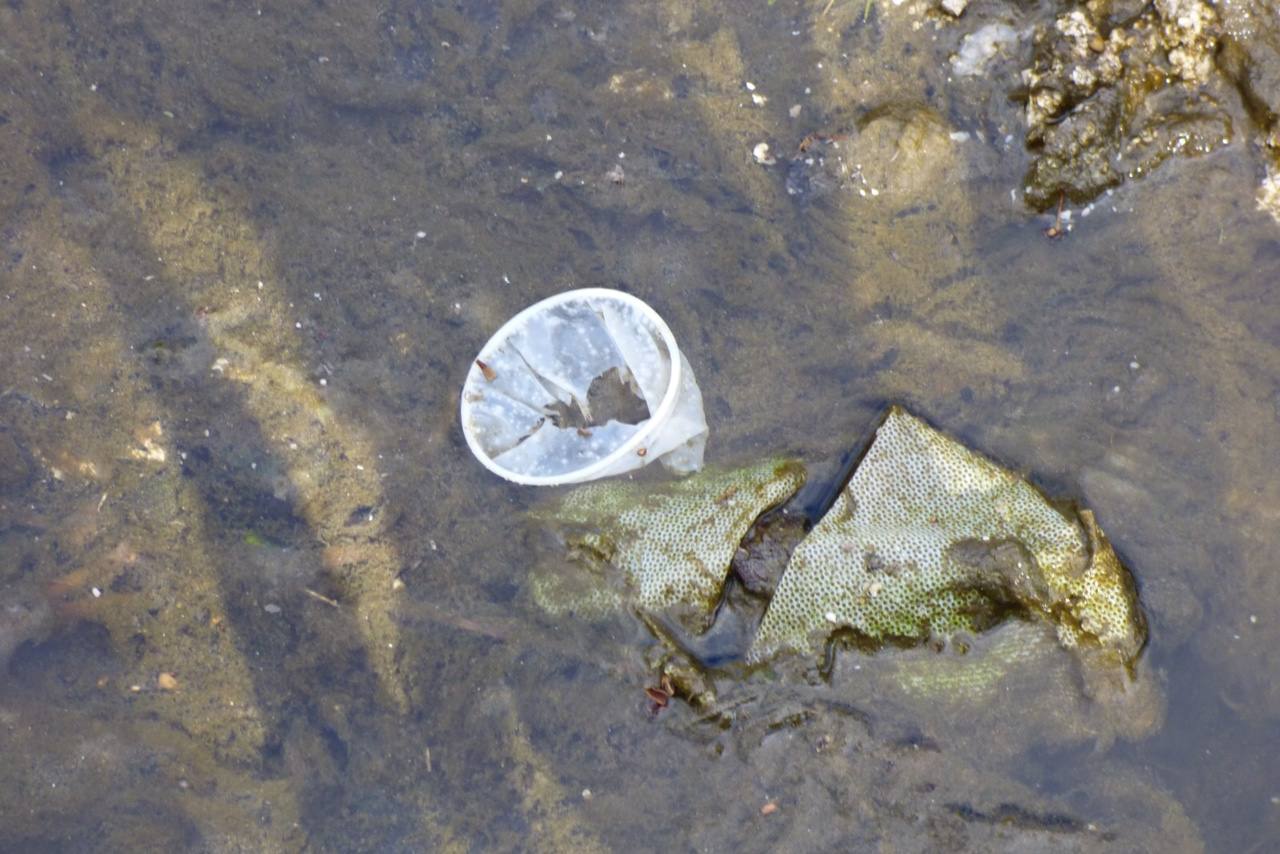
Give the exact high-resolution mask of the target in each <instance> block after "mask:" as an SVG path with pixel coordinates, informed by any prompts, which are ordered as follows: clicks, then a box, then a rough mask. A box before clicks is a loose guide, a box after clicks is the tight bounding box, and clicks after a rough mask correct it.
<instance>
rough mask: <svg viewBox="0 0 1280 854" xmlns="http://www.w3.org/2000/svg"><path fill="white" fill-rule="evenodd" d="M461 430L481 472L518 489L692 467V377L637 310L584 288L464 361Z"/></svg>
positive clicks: (658, 322) (642, 307)
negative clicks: (658, 466)
mask: <svg viewBox="0 0 1280 854" xmlns="http://www.w3.org/2000/svg"><path fill="white" fill-rule="evenodd" d="M462 430H463V434H464V435H465V436H466V439H467V445H468V446H469V447H470V448H471V452H472V453H473V454H475V456H476V459H478V460H480V462H481V463H483V464H484V466H485V468H487V469H489V471H491V472H493V473H494V474H496V475H498V476H499V477H503V478H506V479H507V480H510V481H514V482H516V483H521V484H526V485H530V486H553V485H558V484H567V483H583V482H585V481H589V480H595V479H597V478H602V477H608V476H610V475H616V474H621V473H623V472H627V471H631V470H633V469H637V468H640V467H641V466H644V465H647V464H649V463H651V462H653V461H654V460H661V461H662V463H663V464H664V465H665V466H667V468H669V469H671V470H672V471H675V472H677V473H682V474H683V473H688V472H693V471H696V470H698V469H699V468H701V467H702V455H703V451H704V449H705V447H706V442H707V432H708V430H707V421H706V417H705V416H704V415H703V411H702V392H701V391H699V389H698V383H697V380H695V379H694V376H693V368H692V367H690V365H689V362H688V360H687V359H685V357H684V355H683V354H682V353H681V352H680V348H679V347H678V346H677V345H676V340H675V336H674V335H672V334H671V330H670V328H668V326H667V324H666V323H665V322H664V321H663V320H662V318H661V317H659V316H658V314H657V312H655V311H654V310H653V309H652V308H650V307H649V306H648V305H646V304H645V303H644V302H643V301H641V300H639V299H637V298H636V297H633V296H631V295H630V294H626V293H623V292H621V291H615V290H610V289H607V288H584V289H582V290H575V291H566V292H565V293H562V294H557V295H556V296H553V297H550V298H548V299H545V300H543V301H542V302H539V303H535V304H534V305H531V306H529V307H528V308H526V309H525V310H524V311H522V312H520V313H519V314H517V315H516V316H515V317H513V318H511V320H509V321H507V323H506V324H504V325H503V327H502V328H501V329H499V330H498V331H497V333H495V334H494V336H493V337H492V338H490V339H489V342H488V343H487V344H485V345H484V348H483V349H482V350H481V351H480V354H479V356H477V358H476V359H474V360H473V361H472V364H471V368H470V370H469V371H468V373H467V379H466V382H465V383H464V385H463V387H462Z"/></svg>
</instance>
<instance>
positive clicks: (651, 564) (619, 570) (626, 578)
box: [531, 460, 804, 615]
mask: <svg viewBox="0 0 1280 854" xmlns="http://www.w3.org/2000/svg"><path fill="white" fill-rule="evenodd" d="M802 483H804V468H803V467H802V466H801V465H800V464H799V463H796V462H794V461H788V460H770V461H767V462H764V463H760V464H758V465H754V466H750V467H747V468H743V469H737V470H732V471H725V470H723V469H708V470H706V471H704V472H701V473H699V474H697V475H694V476H692V477H690V478H688V479H685V480H680V481H674V482H670V483H665V484H661V485H658V486H653V485H648V484H640V483H634V482H630V481H606V482H602V483H595V484H590V485H588V486H584V487H581V488H579V489H575V490H574V491H572V492H569V493H568V494H567V495H565V497H564V498H563V499H562V500H561V501H560V502H559V504H558V506H556V507H554V508H552V509H551V510H550V511H549V512H548V513H547V514H546V515H547V517H549V518H552V519H554V520H555V522H556V523H557V525H558V526H559V527H560V528H561V529H562V532H563V536H564V540H565V544H566V546H567V548H568V562H567V564H564V565H559V566H555V567H543V568H542V569H540V570H539V571H537V572H535V573H534V575H533V578H532V580H531V585H532V592H533V596H534V599H535V601H537V603H538V604H539V605H540V606H541V607H542V608H543V609H545V610H546V611H547V612H549V613H551V614H563V613H566V612H568V611H576V612H579V613H583V614H588V615H589V614H599V613H602V612H607V611H609V610H612V609H614V608H617V607H618V606H620V605H621V604H623V603H624V602H627V603H630V604H632V605H634V606H635V607H639V608H645V609H657V608H667V607H670V606H673V605H685V606H691V607H692V608H693V609H695V610H699V611H703V612H705V611H707V610H709V609H710V608H711V606H712V605H714V604H715V602H716V600H717V598H718V597H719V595H720V590H721V588H722V587H723V585H724V581H725V577H726V575H727V574H728V571H729V562H730V560H732V558H733V554H734V551H735V550H736V549H737V548H738V544H739V543H740V542H741V541H742V538H743V536H744V535H745V534H746V533H747V529H748V528H749V527H750V526H751V523H752V522H754V521H755V520H756V519H757V518H758V517H759V516H760V514H761V513H763V512H765V511H766V510H768V509H769V508H771V507H775V506H777V505H779V504H781V503H782V502H783V501H786V500H787V498H789V497H790V496H791V495H792V494H793V493H794V492H795V491H796V490H797V489H799V488H800V485H801V484H802ZM610 568H611V570H610Z"/></svg>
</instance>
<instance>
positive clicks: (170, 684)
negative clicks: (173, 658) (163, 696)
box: [156, 673, 178, 691]
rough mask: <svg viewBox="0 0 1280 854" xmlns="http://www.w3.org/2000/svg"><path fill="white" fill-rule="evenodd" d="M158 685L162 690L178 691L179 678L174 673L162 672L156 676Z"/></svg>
mask: <svg viewBox="0 0 1280 854" xmlns="http://www.w3.org/2000/svg"><path fill="white" fill-rule="evenodd" d="M156 687H157V688H159V689H160V690H161V691H177V690H178V679H177V677H175V676H174V675H173V674H172V673H161V674H160V675H159V676H157V677H156Z"/></svg>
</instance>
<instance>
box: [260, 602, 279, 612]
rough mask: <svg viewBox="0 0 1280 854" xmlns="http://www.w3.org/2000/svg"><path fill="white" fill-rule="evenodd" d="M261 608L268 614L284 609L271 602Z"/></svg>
mask: <svg viewBox="0 0 1280 854" xmlns="http://www.w3.org/2000/svg"><path fill="white" fill-rule="evenodd" d="M262 610H264V611H266V612H267V613H268V614H279V613H280V612H281V611H282V610H284V609H283V608H281V607H280V606H279V605H277V604H275V603H274V602H272V603H271V604H270V605H263V606H262Z"/></svg>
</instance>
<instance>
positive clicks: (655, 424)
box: [461, 288, 683, 486]
mask: <svg viewBox="0 0 1280 854" xmlns="http://www.w3.org/2000/svg"><path fill="white" fill-rule="evenodd" d="M587 301H609V302H615V303H623V304H625V305H628V306H630V307H632V308H634V309H635V310H636V311H638V312H639V313H640V314H641V315H642V316H643V317H644V318H645V320H646V321H648V323H650V324H651V325H652V327H653V329H654V330H656V331H657V333H658V335H659V337H660V338H661V339H662V343H663V346H665V347H666V348H667V353H668V355H669V356H670V359H671V376H670V380H669V381H668V383H667V389H666V391H665V392H664V393H663V395H662V401H661V402H660V403H659V404H658V408H657V409H656V410H655V411H653V412H650V413H649V420H648V422H647V423H646V424H645V425H644V427H643V428H641V429H640V430H637V431H636V432H635V433H634V434H633V435H632V436H631V437H630V438H629V439H627V440H626V441H625V442H623V443H622V444H621V445H619V446H618V447H617V448H615V449H614V450H613V451H611V452H610V453H609V454H608V455H606V456H605V457H602V458H601V459H599V460H596V461H595V462H594V463H591V464H590V465H586V466H583V467H582V468H580V469H575V470H574V471H570V472H565V473H564V474H555V475H527V474H521V473H520V472H515V471H512V470H510V469H508V468H505V467H504V466H501V465H499V464H498V463H497V462H495V461H494V459H493V458H492V457H490V456H489V454H488V452H487V451H485V450H484V448H482V447H481V446H480V441H479V440H478V439H477V438H476V437H475V435H474V434H473V432H472V430H471V428H470V426H469V425H470V423H471V419H470V416H471V401H470V400H468V395H467V391H468V390H469V389H470V388H471V387H472V386H477V387H481V388H482V387H483V385H482V383H483V382H484V372H483V371H481V369H480V366H479V365H478V364H477V362H481V361H484V358H485V355H486V354H488V353H489V352H491V351H492V350H495V349H497V348H498V347H499V346H500V345H501V344H502V343H503V342H504V341H506V340H507V338H509V337H510V336H511V335H512V333H513V332H514V331H515V330H517V329H519V328H520V327H522V326H523V325H524V324H525V323H526V322H527V321H528V320H529V318H531V317H533V316H535V315H537V314H540V313H542V312H544V311H548V310H550V309H553V308H555V307H556V306H558V305H562V304H564V303H568V302H587ZM682 374H683V367H682V360H681V358H680V347H679V346H678V345H677V344H676V337H675V335H673V334H672V333H671V328H670V327H669V326H667V322H666V321H665V320H663V319H662V317H661V316H660V315H659V314H658V313H657V312H656V311H654V310H653V308H652V307H650V306H649V304H648V303H646V302H645V301H644V300H642V299H640V298H639V297H635V296H632V295H631V294H629V293H625V292H623V291H616V290H614V289H612V288H578V289H577V290H572V291H564V292H563V293H559V294H556V295H554V296H550V297H547V298H546V299H544V300H540V301H538V302H536V303H534V304H533V305H531V306H529V307H528V308H525V309H524V310H523V311H521V312H519V313H518V314H516V315H515V316H514V317H512V318H511V319H510V320H508V321H507V322H506V323H504V324H502V326H501V327H500V328H499V329H498V331H497V332H495V333H493V335H492V336H490V338H489V340H488V341H487V342H485V345H484V347H482V348H481V349H480V353H479V355H477V356H476V358H475V359H472V360H471V365H470V368H469V369H468V371H467V379H466V382H464V383H463V386H462V407H461V416H462V434H463V436H464V437H465V438H466V440H467V447H469V448H470V449H471V453H472V454H474V455H475V458H476V459H478V460H479V461H480V463H481V464H482V465H483V466H484V467H485V468H487V469H488V470H489V471H491V472H493V473H494V474H496V475H498V477H501V478H504V479H506V480H509V481H512V482H514V483H519V484H523V485H525V486H558V485H562V484H569V483H583V482H585V481H588V480H593V479H595V478H597V477H601V476H602V473H604V472H608V471H609V469H611V468H612V467H613V466H615V465H616V464H617V463H618V462H619V461H621V460H623V459H626V458H627V457H628V456H629V455H637V456H644V453H645V450H646V448H647V442H648V441H649V439H650V438H652V437H653V435H654V434H655V433H657V432H658V431H659V430H660V429H661V428H662V425H663V424H665V423H666V421H667V419H668V418H670V417H671V413H672V412H674V411H675V408H676V403H677V401H678V400H679V398H680V384H681V382H682V381H683V376H682Z"/></svg>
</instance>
